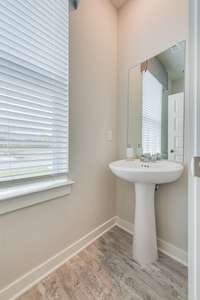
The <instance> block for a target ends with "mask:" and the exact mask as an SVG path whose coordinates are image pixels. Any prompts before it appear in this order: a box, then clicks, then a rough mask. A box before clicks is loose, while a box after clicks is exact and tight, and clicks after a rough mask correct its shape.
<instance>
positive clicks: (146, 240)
mask: <svg viewBox="0 0 200 300" xmlns="http://www.w3.org/2000/svg"><path fill="white" fill-rule="evenodd" d="M154 193H155V184H151V183H150V184H148V183H147V184H142V183H135V196H136V197H135V198H136V201H135V222H134V224H135V225H134V236H133V259H134V260H135V261H137V262H138V263H139V264H141V265H145V264H150V263H153V262H154V261H155V260H157V259H158V250H157V235H156V222H155V200H154Z"/></svg>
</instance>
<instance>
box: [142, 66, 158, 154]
mask: <svg viewBox="0 0 200 300" xmlns="http://www.w3.org/2000/svg"><path fill="white" fill-rule="evenodd" d="M162 97H163V87H162V85H161V83H160V82H159V81H158V80H157V79H156V78H155V77H154V76H153V75H152V73H151V72H149V71H144V72H143V109H142V147H143V153H151V154H155V153H161V109H162Z"/></svg>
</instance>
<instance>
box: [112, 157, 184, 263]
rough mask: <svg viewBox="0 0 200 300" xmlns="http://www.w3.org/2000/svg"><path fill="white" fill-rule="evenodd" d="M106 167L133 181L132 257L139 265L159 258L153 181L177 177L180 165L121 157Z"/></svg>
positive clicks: (179, 174)
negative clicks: (123, 158)
mask: <svg viewBox="0 0 200 300" xmlns="http://www.w3.org/2000/svg"><path fill="white" fill-rule="evenodd" d="M109 167H110V169H111V170H112V172H113V173H114V174H115V175H116V176H117V177H119V178H121V179H124V180H126V181H129V182H132V183H135V196H136V197H135V200H136V205H135V219H134V243H133V258H134V260H135V261H137V262H138V263H139V264H141V265H145V264H150V263H152V262H154V261H155V260H157V258H158V250H157V236H156V222H155V208H154V192H155V185H156V184H163V183H169V182H173V181H176V180H177V179H178V178H179V177H180V176H181V174H182V173H183V165H182V164H180V163H176V162H172V161H167V160H161V161H156V162H147V163H146V162H141V161H140V160H120V161H115V162H112V163H110V164H109Z"/></svg>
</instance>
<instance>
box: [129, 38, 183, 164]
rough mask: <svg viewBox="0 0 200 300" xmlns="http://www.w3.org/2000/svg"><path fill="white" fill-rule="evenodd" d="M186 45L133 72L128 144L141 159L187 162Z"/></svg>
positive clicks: (133, 69)
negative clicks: (155, 156) (149, 156)
mask: <svg viewBox="0 0 200 300" xmlns="http://www.w3.org/2000/svg"><path fill="white" fill-rule="evenodd" d="M184 74H185V41H182V42H180V43H178V44H176V45H175V46H173V47H171V48H169V49H167V50H166V51H164V52H162V53H160V54H159V55H157V56H155V57H153V58H151V59H148V60H147V61H145V62H143V63H141V64H140V65H138V66H136V67H134V68H131V69H130V71H129V97H128V126H127V128H128V134H127V136H128V142H127V144H128V145H129V147H130V146H131V147H133V148H134V153H135V154H136V155H137V156H140V155H141V154H145V153H150V154H157V153H159V154H160V155H161V157H162V158H163V159H169V160H175V161H183V156H184V149H183V146H184V142H183V141H184V92H185V91H184V90H185V84H184V82H185V79H184V78H185V75H184Z"/></svg>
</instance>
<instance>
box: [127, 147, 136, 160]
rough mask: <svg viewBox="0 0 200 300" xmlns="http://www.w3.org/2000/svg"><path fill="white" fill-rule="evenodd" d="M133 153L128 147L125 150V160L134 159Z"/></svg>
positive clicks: (131, 148)
mask: <svg viewBox="0 0 200 300" xmlns="http://www.w3.org/2000/svg"><path fill="white" fill-rule="evenodd" d="M134 156H135V153H134V149H133V147H131V145H128V146H127V148H126V158H127V159H134Z"/></svg>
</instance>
